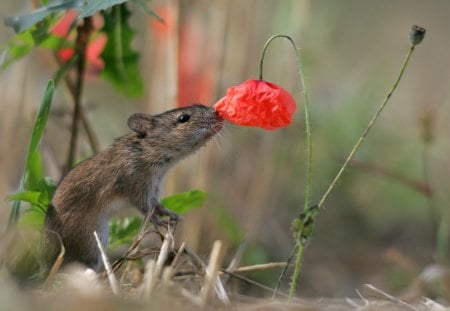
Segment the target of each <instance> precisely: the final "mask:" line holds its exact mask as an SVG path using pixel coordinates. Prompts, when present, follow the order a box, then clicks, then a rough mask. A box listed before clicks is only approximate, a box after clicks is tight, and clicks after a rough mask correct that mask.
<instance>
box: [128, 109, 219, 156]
mask: <svg viewBox="0 0 450 311" xmlns="http://www.w3.org/2000/svg"><path fill="white" fill-rule="evenodd" d="M128 127H129V128H130V129H131V130H133V131H134V132H135V133H136V134H137V137H138V138H139V139H142V140H145V141H147V142H148V143H149V145H151V146H154V147H158V148H161V149H163V150H162V151H165V152H167V153H172V154H175V153H177V152H178V153H180V154H187V153H190V152H192V151H194V150H196V149H198V148H199V147H201V146H203V145H204V144H205V143H206V142H207V141H208V140H209V139H210V138H211V137H212V136H213V135H214V134H216V133H217V132H219V131H220V130H221V129H222V127H223V120H222V118H221V117H220V116H219V115H218V114H217V112H216V111H215V109H214V108H212V107H207V106H203V105H192V106H187V107H183V108H177V109H173V110H169V111H166V112H164V113H161V114H157V115H147V114H143V113H136V114H133V115H132V116H130V118H129V119H128Z"/></svg>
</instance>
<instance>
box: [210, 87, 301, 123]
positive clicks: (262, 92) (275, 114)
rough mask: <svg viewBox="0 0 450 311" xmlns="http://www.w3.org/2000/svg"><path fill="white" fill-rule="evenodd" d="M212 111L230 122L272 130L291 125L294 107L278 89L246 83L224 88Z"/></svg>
mask: <svg viewBox="0 0 450 311" xmlns="http://www.w3.org/2000/svg"><path fill="white" fill-rule="evenodd" d="M214 108H215V109H216V110H217V112H218V113H219V115H220V116H221V117H222V118H223V119H225V120H227V121H230V122H232V123H235V124H238V125H244V126H257V127H261V128H263V129H266V130H274V129H277V128H281V127H284V126H287V125H289V124H290V123H291V122H292V115H293V114H294V113H295V110H296V104H295V100H294V98H293V97H292V95H291V94H289V93H288V92H287V91H286V90H285V89H283V88H282V87H280V86H278V85H276V84H274V83H271V82H267V81H263V80H248V81H245V82H244V83H242V84H240V85H237V86H232V87H230V88H228V90H227V93H226V95H225V97H223V98H222V99H220V100H219V101H218V102H217V103H216V104H215V105H214Z"/></svg>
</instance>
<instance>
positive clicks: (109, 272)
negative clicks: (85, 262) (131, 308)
mask: <svg viewBox="0 0 450 311" xmlns="http://www.w3.org/2000/svg"><path fill="white" fill-rule="evenodd" d="M94 237H95V241H96V242H97V247H98V249H99V251H100V254H101V256H102V261H103V265H104V266H105V270H106V275H107V276H108V281H109V284H110V285H111V290H112V292H113V294H114V295H118V294H119V283H118V282H117V279H116V276H115V275H114V272H113V271H112V269H111V264H110V263H109V259H108V256H106V253H105V250H104V249H103V245H102V242H100V239H99V238H98V235H97V231H94Z"/></svg>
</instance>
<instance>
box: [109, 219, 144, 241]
mask: <svg viewBox="0 0 450 311" xmlns="http://www.w3.org/2000/svg"><path fill="white" fill-rule="evenodd" d="M141 224H142V219H141V218H140V217H137V216H132V217H125V218H111V219H110V220H109V249H114V248H116V247H117V246H120V245H122V244H127V243H131V242H132V241H133V239H134V237H135V236H136V234H137V233H138V230H139V228H140V227H141Z"/></svg>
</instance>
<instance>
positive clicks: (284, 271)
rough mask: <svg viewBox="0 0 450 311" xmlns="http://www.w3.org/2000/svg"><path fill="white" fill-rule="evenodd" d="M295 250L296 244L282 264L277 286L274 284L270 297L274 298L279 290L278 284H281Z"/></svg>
mask: <svg viewBox="0 0 450 311" xmlns="http://www.w3.org/2000/svg"><path fill="white" fill-rule="evenodd" d="M296 250H297V246H294V247H293V248H292V251H291V254H290V255H289V258H288V260H287V261H286V263H285V266H284V268H283V270H282V271H281V273H280V276H279V277H278V282H277V286H275V289H274V290H273V294H272V299H275V297H276V296H277V294H278V291H279V289H280V286H281V281H282V280H283V278H284V276H285V275H286V272H287V269H288V268H289V266H290V264H291V262H292V259H294V256H295V252H296Z"/></svg>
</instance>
